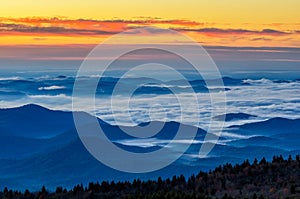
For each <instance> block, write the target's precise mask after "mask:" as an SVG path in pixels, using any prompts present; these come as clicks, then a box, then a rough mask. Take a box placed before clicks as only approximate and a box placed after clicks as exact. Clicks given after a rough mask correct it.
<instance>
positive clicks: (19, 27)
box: [0, 23, 118, 35]
mask: <svg viewBox="0 0 300 199" xmlns="http://www.w3.org/2000/svg"><path fill="white" fill-rule="evenodd" d="M0 32H21V33H46V34H73V35H74V34H76V35H111V34H116V33H118V32H116V31H104V30H94V29H75V28H64V27H58V26H50V27H40V26H28V25H23V24H4V23H1V24H0Z"/></svg>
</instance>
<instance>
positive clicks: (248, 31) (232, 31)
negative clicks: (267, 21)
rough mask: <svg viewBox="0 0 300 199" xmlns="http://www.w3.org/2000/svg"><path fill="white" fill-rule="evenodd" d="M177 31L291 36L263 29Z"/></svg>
mask: <svg viewBox="0 0 300 199" xmlns="http://www.w3.org/2000/svg"><path fill="white" fill-rule="evenodd" d="M174 30H177V31H190V32H199V33H211V34H266V35H286V34H291V33H288V32H283V31H278V30H273V29H263V30H262V31H256V30H247V29H220V28H200V29H193V28H176V29H174Z"/></svg>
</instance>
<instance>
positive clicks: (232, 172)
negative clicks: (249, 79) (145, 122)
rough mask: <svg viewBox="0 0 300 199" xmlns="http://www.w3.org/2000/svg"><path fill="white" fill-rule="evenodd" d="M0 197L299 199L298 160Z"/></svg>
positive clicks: (10, 192) (279, 159)
mask: <svg viewBox="0 0 300 199" xmlns="http://www.w3.org/2000/svg"><path fill="white" fill-rule="evenodd" d="M0 198H41V199H42V198H45V199H48V198H128V199H130V198H149V199H150V198H170V199H176V198H180V199H182V198H183V199H185V198H200V199H201V198H203V199H204V198H205V199H206V198H220V199H221V198H222V199H226V198H248V199H263V198H300V157H299V155H297V156H296V158H295V159H293V158H292V157H291V156H289V157H288V159H284V158H283V157H282V156H274V157H273V160H272V162H267V161H266V159H265V158H263V159H262V160H260V161H258V160H256V159H255V160H254V161H253V162H252V163H250V162H249V161H248V160H245V161H244V162H243V163H242V164H235V165H232V164H230V163H227V164H225V165H223V166H219V167H217V168H215V169H214V170H213V171H209V172H202V171H201V172H199V173H198V174H197V175H192V176H190V177H189V178H185V177H184V176H183V175H180V176H174V177H172V178H167V179H162V178H161V177H159V178H158V179H157V180H148V181H141V180H139V179H136V180H134V181H132V182H128V181H125V182H114V181H111V182H107V181H103V182H101V183H99V182H96V183H93V182H91V183H89V184H88V186H86V187H85V186H83V185H82V184H79V185H76V186H74V187H73V189H71V190H67V189H65V188H63V187H57V188H56V191H55V192H48V191H47V189H46V187H44V186H43V187H42V188H41V190H40V191H38V192H30V191H29V190H26V191H25V192H19V191H13V190H9V189H8V188H4V190H3V191H1V192H0Z"/></svg>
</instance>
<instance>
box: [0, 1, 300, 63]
mask: <svg viewBox="0 0 300 199" xmlns="http://www.w3.org/2000/svg"><path fill="white" fill-rule="evenodd" d="M0 3H1V7H0V51H1V55H0V59H1V60H0V68H3V67H6V66H7V65H9V64H11V65H12V66H15V65H20V63H22V61H23V60H24V59H25V61H26V60H27V61H28V59H31V58H32V59H34V60H35V61H36V60H37V59H38V60H39V61H41V60H44V61H45V60H47V59H48V60H47V61H48V62H47V63H50V62H49V61H55V60H56V59H57V61H62V60H63V61H74V60H78V57H82V56H84V55H86V53H87V52H88V51H89V50H91V49H92V48H93V46H95V45H97V44H99V43H101V42H103V41H104V40H105V39H107V38H109V37H110V36H112V35H114V34H116V33H119V32H122V31H125V30H129V29H132V28H135V27H144V26H154V27H159V28H168V29H172V30H175V31H179V32H180V33H183V34H185V35H187V36H189V37H191V38H192V39H194V40H195V41H196V42H199V44H201V45H203V46H206V47H208V48H209V49H210V52H211V53H212V54H213V55H212V56H213V58H215V59H216V60H217V62H218V61H219V60H221V61H222V65H223V63H225V62H226V61H229V60H232V61H234V60H235V59H241V57H240V55H241V53H240V52H241V50H242V51H243V52H244V53H242V54H243V56H244V58H245V59H249V58H247V53H245V51H246V52H248V54H250V57H251V56H252V57H253V56H254V55H255V56H254V57H253V58H252V61H260V60H255V59H263V61H265V62H270V60H273V61H276V62H280V63H279V64H280V65H282V62H285V63H289V64H291V65H290V66H291V67H297V66H299V49H298V48H299V47H300V12H299V8H300V1H298V0H286V1H281V0H265V1H261V0H251V1H240V0H224V1H219V0H210V1H208V0H206V1H203V0H185V1H182V0H164V1H153V0H152V1H150V0H130V1H129V0H114V1H99V0H85V1H79V0H73V1H70V0H66V1H58V0H53V1H45V0H42V1H34V0H14V1H4V0H1V1H0ZM214 47H215V48H214ZM53 49H59V51H56V52H53ZM63 49H65V50H63ZM220 49H221V51H225V53H223V54H222V53H220ZM262 50H263V51H262ZM74 51H76V52H78V51H80V53H79V54H76V53H75V54H74V53H70V52H74ZM228 52H230V54H228ZM270 52H276V53H277V54H276V56H275V55H274V54H272V53H270ZM251 53H252V54H251ZM259 53H264V56H263V58H262V57H261V55H259ZM53 54H54V55H53ZM57 54H58V56H57ZM61 55H64V56H61ZM29 56H30V57H29ZM75 56H77V57H75ZM214 56H215V57H214ZM257 56H258V57H257ZM243 61H244V60H242V63H243ZM31 63H32V65H35V64H39V62H35V63H33V60H31ZM57 64H61V62H57ZM276 64H278V63H276ZM276 64H275V65H276ZM25 65H26V64H25ZM49 65H51V64H49ZM224 65H226V64H224ZM229 65H232V64H229ZM233 65H234V64H233ZM245 67H246V66H245ZM256 68H258V65H257V67H256Z"/></svg>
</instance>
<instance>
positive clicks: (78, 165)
mask: <svg viewBox="0 0 300 199" xmlns="http://www.w3.org/2000/svg"><path fill="white" fill-rule="evenodd" d="M78 114H82V116H83V118H86V119H87V121H88V118H90V117H92V116H91V115H89V114H86V113H83V112H78ZM299 121H300V120H290V119H283V118H275V119H271V120H267V121H264V122H257V123H249V124H245V125H241V126H233V127H231V128H229V129H231V130H234V131H235V133H239V134H243V133H244V131H245V130H246V131H250V132H255V129H258V131H257V132H256V135H257V134H259V133H261V135H259V136H260V137H259V136H257V137H255V138H254V137H250V138H248V139H243V140H235V141H228V142H226V144H225V145H223V144H216V145H215V147H214V148H213V150H212V151H211V153H209V155H208V156H207V157H205V158H197V154H198V152H199V149H200V147H201V142H198V143H194V144H192V145H191V146H190V147H189V149H188V150H187V151H186V153H185V154H184V155H183V156H182V157H181V158H180V159H178V160H177V161H175V162H174V163H172V164H171V165H169V166H167V167H166V168H163V169H161V170H158V171H155V172H150V173H144V174H129V173H124V172H120V171H116V170H114V169H111V168H109V167H107V166H105V165H103V164H102V163H100V162H98V161H97V160H96V159H95V158H94V157H93V156H91V155H90V154H89V152H88V151H87V150H86V149H85V147H84V146H83V144H82V143H81V141H80V139H79V137H78V135H77V132H76V129H75V126H74V122H73V117H72V113H71V112H63V111H54V110H49V109H46V108H43V107H41V106H38V105H34V104H29V105H25V106H22V107H17V108H9V109H0V139H1V141H0V151H1V152H0V187H2V188H3V187H4V186H10V188H14V189H21V190H24V189H26V188H29V189H31V190H38V189H40V187H41V186H42V185H45V186H47V187H49V188H50V189H55V187H56V186H64V187H72V186H73V185H74V184H78V183H84V184H86V183H88V182H89V181H102V180H122V181H123V180H132V179H134V178H140V179H155V178H157V177H158V176H162V177H163V178H166V177H172V176H173V175H179V174H184V175H190V174H192V173H197V172H199V170H209V169H213V168H214V167H216V166H218V165H219V164H223V163H226V162H231V163H237V162H241V161H243V160H244V159H246V158H249V159H250V160H252V159H254V158H261V157H263V156H265V157H266V158H268V159H270V158H271V157H272V156H273V155H277V154H282V155H284V156H287V155H289V154H292V155H294V154H297V153H299V150H300V146H299V144H296V143H295V140H296V139H297V140H299V139H298V137H299V134H300V133H299V131H298V130H297V128H296V127H299ZM98 122H99V125H100V126H101V127H102V128H103V130H104V132H105V134H106V135H107V137H108V138H109V139H110V140H111V141H112V142H113V143H115V145H116V146H118V147H120V148H122V149H124V150H127V151H131V152H135V153H148V152H151V151H155V150H159V149H160V146H152V147H140V146H138V145H136V146H129V145H126V144H124V143H123V142H122V140H131V139H133V137H132V136H130V135H127V134H126V133H124V132H122V131H121V129H120V127H118V126H113V125H110V124H108V123H105V122H104V121H102V120H100V119H98ZM153 123H154V124H158V125H160V124H161V122H159V121H154V122H153ZM278 123H279V124H280V128H278V129H276V128H277V127H278ZM83 125H84V127H85V128H86V129H87V131H88V130H93V129H89V128H91V127H90V124H89V123H88V122H86V123H85V122H83ZM147 125H149V123H143V124H140V125H138V126H134V127H122V128H125V129H126V128H128V129H129V130H133V131H134V130H136V129H138V127H143V126H147ZM179 125H180V124H179V123H177V122H167V123H165V125H164V127H163V128H162V129H161V131H160V132H159V133H158V134H157V135H156V136H152V138H153V139H157V140H170V139H173V138H174V136H175V134H176V131H177V129H178V127H179ZM291 127H292V128H291ZM182 128H183V129H185V130H186V131H189V130H191V129H192V130H196V131H197V135H196V140H198V141H203V139H204V136H205V134H206V132H205V131H204V130H202V129H197V128H196V127H192V126H188V125H182ZM272 128H274V129H273V130H274V133H270V132H272ZM264 129H266V132H267V134H268V136H264ZM283 129H290V130H286V131H283ZM239 130H240V131H239ZM288 132H290V133H288ZM285 133H286V134H285ZM272 136H273V137H272ZM220 139H221V140H223V141H226V138H223V137H221V138H220ZM255 139H256V141H255ZM275 143H276V145H275ZM283 143H294V144H295V145H294V147H292V148H291V147H288V145H287V144H283ZM168 150H169V151H170V155H172V153H175V152H176V149H172V148H170V149H168Z"/></svg>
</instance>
